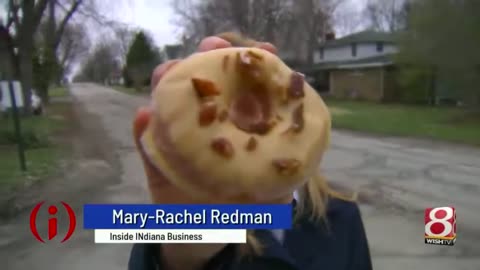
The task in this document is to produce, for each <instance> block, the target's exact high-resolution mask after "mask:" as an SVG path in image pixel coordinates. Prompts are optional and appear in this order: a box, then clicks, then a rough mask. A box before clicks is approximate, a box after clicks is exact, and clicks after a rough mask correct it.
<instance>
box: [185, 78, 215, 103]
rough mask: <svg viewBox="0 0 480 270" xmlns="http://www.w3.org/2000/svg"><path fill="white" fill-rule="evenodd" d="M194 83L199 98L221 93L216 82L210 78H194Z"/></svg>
mask: <svg viewBox="0 0 480 270" xmlns="http://www.w3.org/2000/svg"><path fill="white" fill-rule="evenodd" d="M192 84H193V89H195V92H196V93H197V95H198V97H199V98H205V97H210V96H218V95H220V90H218V88H217V86H216V85H215V83H214V82H212V81H210V80H205V79H199V78H192Z"/></svg>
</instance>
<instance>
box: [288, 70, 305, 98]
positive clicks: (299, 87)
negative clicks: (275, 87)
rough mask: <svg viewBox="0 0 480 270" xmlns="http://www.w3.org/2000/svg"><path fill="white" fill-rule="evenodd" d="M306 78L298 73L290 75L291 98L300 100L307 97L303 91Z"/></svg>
mask: <svg viewBox="0 0 480 270" xmlns="http://www.w3.org/2000/svg"><path fill="white" fill-rule="evenodd" d="M303 86H304V76H303V75H302V74H300V73H298V72H293V73H292V75H290V87H289V88H288V95H289V96H290V98H293V99H298V98H302V97H304V96H305V92H304V91H303Z"/></svg>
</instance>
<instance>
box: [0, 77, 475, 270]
mask: <svg viewBox="0 0 480 270" xmlns="http://www.w3.org/2000/svg"><path fill="white" fill-rule="evenodd" d="M72 94H73V97H74V99H75V102H76V103H77V105H79V106H81V107H82V108H83V110H82V111H81V113H82V115H81V118H84V117H85V118H84V119H83V121H84V122H86V121H87V120H88V119H94V120H95V121H98V126H95V127H90V128H92V132H94V131H97V132H98V131H99V130H101V129H102V127H103V130H104V132H106V135H108V137H109V139H110V141H111V142H112V143H111V146H110V148H109V149H111V151H112V154H114V155H115V156H116V157H117V158H118V159H117V163H116V164H111V162H106V161H105V160H94V161H89V162H91V163H92V162H93V163H94V164H96V165H95V166H97V167H96V168H97V170H98V171H101V172H104V173H105V172H109V174H108V175H109V177H107V176H105V177H103V178H101V179H100V178H95V177H94V176H91V177H87V178H88V179H87V178H85V177H83V178H82V179H83V180H79V178H76V179H77V180H76V182H75V183H82V181H85V183H88V184H90V185H91V187H95V185H99V183H100V182H102V181H103V182H105V183H104V184H103V185H101V187H100V186H99V187H97V188H96V189H97V192H93V191H91V192H85V193H82V194H84V195H82V196H81V197H80V199H77V200H75V201H74V202H72V204H73V205H74V208H75V209H76V210H78V211H81V205H82V204H83V203H86V202H103V203H143V202H148V193H147V192H146V187H145V178H144V175H143V171H142V166H141V163H140V160H139V158H138V156H137V154H136V152H135V149H134V145H133V143H132V138H131V120H132V117H133V115H134V112H135V110H136V108H137V107H138V106H140V105H144V104H147V103H148V101H147V99H146V98H144V97H134V96H129V95H126V94H123V93H119V92H117V91H114V90H112V89H109V88H106V87H102V86H98V85H94V84H76V85H73V86H72ZM87 115H88V117H87ZM88 121H90V120H88ZM92 121H93V120H92ZM87 126H88V125H87ZM92 134H94V133H92ZM84 140H86V141H87V142H91V143H94V141H95V140H97V139H96V138H93V137H92V136H89V135H88V133H87V134H86V135H85V136H84ZM79 166H80V165H79ZM88 168H90V167H88ZM84 170H87V169H84ZM322 170H323V173H324V174H325V175H326V176H327V178H328V179H329V181H330V182H331V183H332V184H334V185H335V186H339V187H346V188H348V189H354V190H357V191H359V192H360V197H359V199H360V207H361V210H362V214H363V217H364V222H365V226H366V230H367V234H368V238H369V242H370V248H371V253H372V258H373V262H374V269H379V270H390V269H391V270H396V269H402V270H403V269H412V270H414V269H422V270H429V269H432V270H433V269H435V270H442V269H448V270H450V269H457V270H462V269H465V270H478V269H480V228H479V225H480V196H479V195H480V150H479V149H471V148H468V147H460V146H453V145H447V144H441V143H430V142H425V141H418V140H409V139H390V138H388V139H387V138H377V137H368V136H364V135H358V134H352V133H347V132H334V133H333V137H332V146H331V149H330V150H329V151H328V154H327V156H326V158H325V160H324V162H323V164H322ZM87 171H90V172H91V170H87ZM84 173H85V172H84ZM112 177H113V178H117V179H113V180H112ZM77 195H78V194H77ZM62 196H67V195H65V194H64V195H62ZM57 197H58V198H60V197H61V196H60V197H59V196H58V195H57ZM74 197H75V196H73V195H71V196H70V195H69V197H63V198H61V199H62V200H66V201H69V199H72V200H73V198H74ZM77 197H78V196H77ZM53 198H55V196H53V197H51V198H49V199H53ZM449 205H451V206H454V207H456V209H457V212H458V214H457V219H458V221H457V223H458V225H457V228H458V239H457V243H456V245H455V246H453V247H443V246H430V245H425V244H424V240H423V230H424V221H423V219H424V218H423V211H424V208H425V207H437V206H449ZM79 213H81V212H79ZM78 216H81V215H78ZM44 223H45V222H44ZM78 224H79V229H77V231H76V232H75V234H74V236H73V238H72V240H70V241H68V242H66V243H65V244H48V245H46V244H40V243H38V242H36V241H34V239H33V238H32V237H31V235H30V232H29V230H28V213H25V214H23V215H20V216H19V217H17V218H16V219H13V220H12V221H11V222H10V223H9V224H5V225H3V226H0V239H1V241H0V245H1V246H0V248H1V253H0V259H1V260H2V262H5V261H6V265H7V268H6V269H11V270H17V269H42V270H43V269H45V270H47V269H48V270H56V269H69V270H76V269H78V270H80V269H82V270H83V269H103V270H110V269H111V270H114V269H115V270H117V269H126V263H127V261H128V256H129V250H130V248H131V246H130V245H124V244H111V245H95V244H93V233H92V232H91V231H84V230H82V229H81V224H82V221H81V220H79V221H78Z"/></svg>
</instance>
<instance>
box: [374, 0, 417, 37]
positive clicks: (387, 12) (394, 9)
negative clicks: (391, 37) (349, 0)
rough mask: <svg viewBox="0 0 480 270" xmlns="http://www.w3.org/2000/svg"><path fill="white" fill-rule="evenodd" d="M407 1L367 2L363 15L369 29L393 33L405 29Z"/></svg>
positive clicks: (384, 0)
mask: <svg viewBox="0 0 480 270" xmlns="http://www.w3.org/2000/svg"><path fill="white" fill-rule="evenodd" d="M409 4H410V1H409V0H369V1H368V2H367V5H366V6H365V10H364V14H365V18H366V19H367V20H368V23H369V28H371V29H373V30H377V31H386V32H394V31H397V30H402V29H404V28H405V27H406V24H407V20H408V19H407V16H408V11H409V9H408V7H409Z"/></svg>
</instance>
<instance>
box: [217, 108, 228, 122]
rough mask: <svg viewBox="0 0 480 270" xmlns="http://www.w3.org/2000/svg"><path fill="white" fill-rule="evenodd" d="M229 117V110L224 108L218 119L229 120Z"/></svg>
mask: <svg viewBox="0 0 480 270" xmlns="http://www.w3.org/2000/svg"><path fill="white" fill-rule="evenodd" d="M227 118H228V112H227V111H226V110H223V111H222V112H220V114H219V115H218V121H220V122H224V121H225V120H227Z"/></svg>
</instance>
